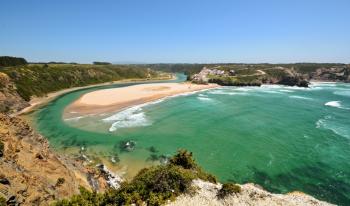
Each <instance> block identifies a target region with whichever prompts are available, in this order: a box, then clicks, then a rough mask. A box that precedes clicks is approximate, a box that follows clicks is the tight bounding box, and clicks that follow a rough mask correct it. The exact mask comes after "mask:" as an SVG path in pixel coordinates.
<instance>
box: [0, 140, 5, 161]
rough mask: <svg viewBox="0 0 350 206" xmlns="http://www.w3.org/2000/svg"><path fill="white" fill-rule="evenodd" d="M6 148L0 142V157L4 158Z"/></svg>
mask: <svg viewBox="0 0 350 206" xmlns="http://www.w3.org/2000/svg"><path fill="white" fill-rule="evenodd" d="M4 150H5V146H4V143H3V142H2V141H1V140H0V157H2V156H4Z"/></svg>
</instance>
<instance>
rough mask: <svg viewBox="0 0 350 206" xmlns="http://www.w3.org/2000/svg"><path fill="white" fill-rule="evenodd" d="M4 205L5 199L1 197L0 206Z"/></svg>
mask: <svg viewBox="0 0 350 206" xmlns="http://www.w3.org/2000/svg"><path fill="white" fill-rule="evenodd" d="M5 205H7V204H6V199H5V198H4V197H2V196H0V206H5Z"/></svg>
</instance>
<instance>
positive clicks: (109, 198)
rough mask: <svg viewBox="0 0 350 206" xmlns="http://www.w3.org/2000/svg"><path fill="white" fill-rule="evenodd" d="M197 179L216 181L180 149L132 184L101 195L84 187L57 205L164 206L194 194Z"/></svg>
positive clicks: (142, 171) (139, 175)
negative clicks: (169, 201) (144, 204)
mask: <svg viewBox="0 0 350 206" xmlns="http://www.w3.org/2000/svg"><path fill="white" fill-rule="evenodd" d="M194 179H203V180H207V181H209V180H211V181H212V182H216V178H215V177H214V176H212V175H210V174H207V173H206V172H204V171H203V170H202V169H201V168H200V167H199V166H198V165H197V164H196V163H195V161H194V159H193V156H192V153H190V152H188V151H186V150H179V151H178V153H177V154H176V155H174V156H173V157H172V158H171V161H169V163H168V164H165V165H158V166H153V167H150V168H145V169H142V170H141V171H139V173H138V174H137V175H136V176H135V177H134V178H133V179H132V180H131V181H130V182H123V183H122V184H121V186H120V188H119V189H110V190H108V191H107V192H105V193H104V194H98V193H95V192H89V191H88V190H86V189H83V188H82V189H81V191H80V192H81V194H80V195H74V196H73V197H72V198H70V199H66V200H61V201H58V202H56V203H55V204H54V205H57V206H64V205H130V204H135V205H142V204H143V203H147V205H162V204H164V203H165V202H166V201H167V200H174V199H175V198H176V197H177V196H179V195H180V194H183V193H193V191H194V190H195V189H194V188H193V187H192V181H193V180H194Z"/></svg>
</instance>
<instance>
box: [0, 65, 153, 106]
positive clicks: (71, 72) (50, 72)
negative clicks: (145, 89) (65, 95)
mask: <svg viewBox="0 0 350 206" xmlns="http://www.w3.org/2000/svg"><path fill="white" fill-rule="evenodd" d="M0 71H1V72H3V73H6V74H7V75H8V76H9V77H10V78H11V79H12V81H14V82H15V84H16V87H17V92H18V94H19V95H20V96H21V97H22V98H23V99H24V100H26V101H29V100H30V98H31V96H44V95H46V94H47V93H49V92H54V91H58V90H61V89H66V88H71V87H77V86H86V85H91V84H97V83H104V82H111V81H117V80H122V79H145V78H149V77H151V78H153V77H157V76H158V74H159V73H157V72H155V71H152V70H148V69H145V68H140V67H137V66H123V65H81V64H78V65H77V64H73V65H72V64H57V65H55V64H49V65H48V64H43V65H40V64H34V65H26V66H19V67H11V68H5V69H1V70H0Z"/></svg>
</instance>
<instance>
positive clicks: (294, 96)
mask: <svg viewBox="0 0 350 206" xmlns="http://www.w3.org/2000/svg"><path fill="white" fill-rule="evenodd" d="M289 98H292V99H306V100H312V98H310V97H303V96H298V95H292V96H289Z"/></svg>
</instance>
